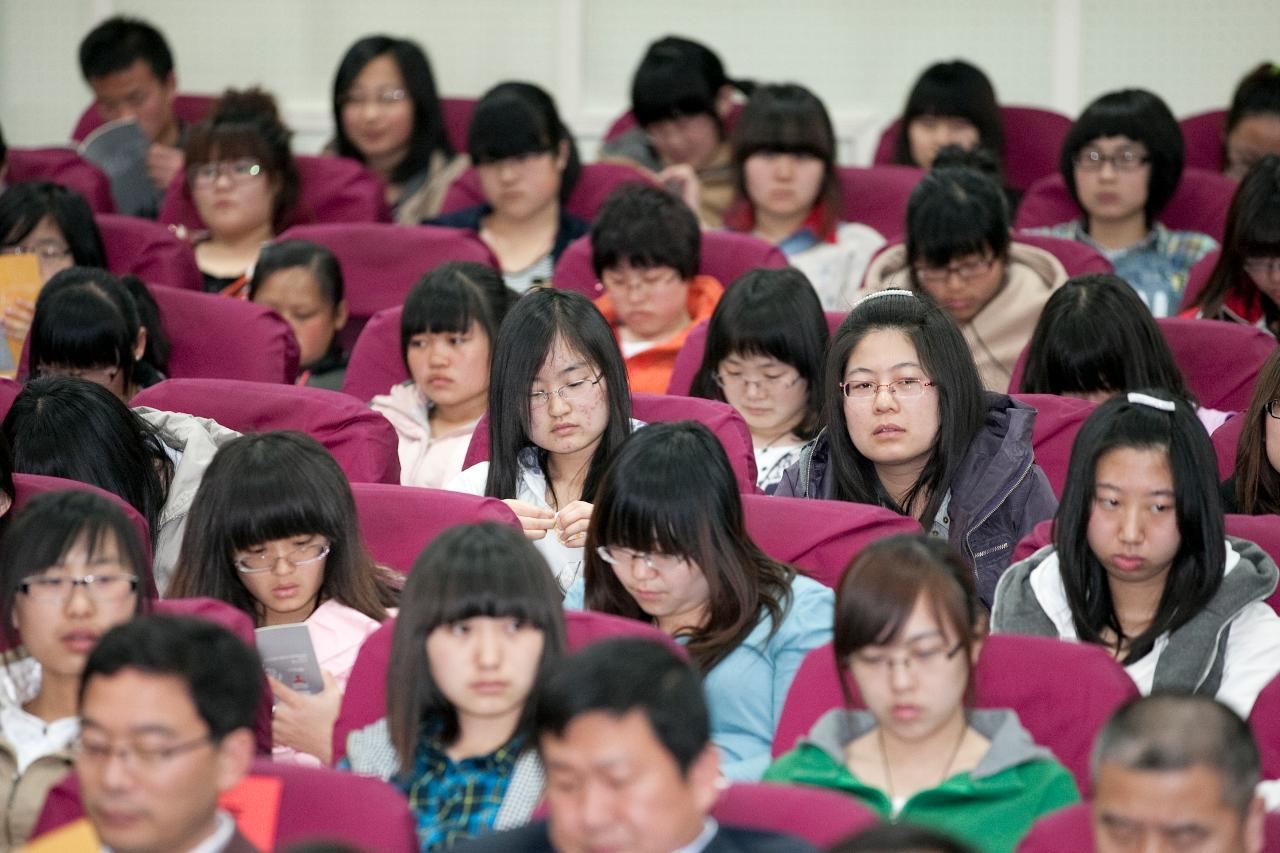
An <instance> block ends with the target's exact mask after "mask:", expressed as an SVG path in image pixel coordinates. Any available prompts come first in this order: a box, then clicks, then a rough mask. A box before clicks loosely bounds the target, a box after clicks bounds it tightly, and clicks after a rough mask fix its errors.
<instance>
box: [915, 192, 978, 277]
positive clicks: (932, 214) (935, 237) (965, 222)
mask: <svg viewBox="0 0 1280 853" xmlns="http://www.w3.org/2000/svg"><path fill="white" fill-rule="evenodd" d="M946 201H947V202H948V203H944V204H930V205H928V206H927V207H926V208H925V209H923V210H921V211H919V213H918V214H917V216H916V217H915V218H914V219H913V221H912V223H911V225H912V228H911V229H910V230H909V231H908V233H907V257H908V258H909V260H910V261H912V262H913V263H914V262H916V261H923V262H924V263H925V264H927V265H929V266H931V267H942V266H946V265H947V264H949V263H951V261H953V260H954V259H956V258H963V257H965V256H968V255H983V254H986V253H988V252H991V251H993V250H994V247H993V246H992V245H991V240H990V228H989V227H988V226H989V221H990V219H991V216H990V213H989V212H988V211H985V210H984V209H983V208H982V205H980V204H978V203H977V202H976V201H975V200H974V199H973V198H972V197H960V198H951V199H947V200H946ZM913 236H915V237H916V239H912V237H913Z"/></svg>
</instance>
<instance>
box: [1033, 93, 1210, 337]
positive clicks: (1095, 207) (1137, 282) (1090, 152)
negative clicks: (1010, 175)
mask: <svg viewBox="0 0 1280 853" xmlns="http://www.w3.org/2000/svg"><path fill="white" fill-rule="evenodd" d="M1182 162H1183V143H1182V130H1181V129H1180V128H1179V127H1178V122H1177V120H1176V119H1175V118H1174V117H1173V113H1171V112H1170V111H1169V107H1168V105H1166V104H1165V102H1164V101H1162V100H1160V98H1159V97H1157V96H1156V95H1153V94H1152V93H1151V92H1148V91H1146V90H1145V89H1124V90H1122V91H1118V92H1109V93H1107V94H1105V95H1103V96H1102V97H1100V98H1098V99H1097V100H1095V101H1094V102H1093V103H1091V104H1090V105H1089V106H1088V107H1086V108H1085V110H1084V112H1083V113H1081V114H1080V117H1079V118H1078V119H1076V121H1075V123H1074V124H1073V125H1072V126H1071V130H1070V131H1069V132H1068V133H1067V138H1066V139H1065V140H1064V141H1063V143H1062V156H1061V158H1060V161H1059V164H1058V168H1059V170H1060V171H1061V172H1062V179H1063V180H1064V181H1065V182H1066V184H1067V189H1068V190H1069V191H1070V193H1071V198H1072V199H1073V200H1074V201H1075V203H1076V205H1077V206H1078V207H1079V208H1080V211H1081V213H1082V214H1083V215H1082V217H1081V218H1079V219H1073V220H1072V221H1070V222H1063V223H1061V224H1059V225H1055V226H1053V227H1051V228H1041V229H1035V230H1036V232H1038V233H1044V234H1048V235H1050V236H1053V237H1062V238H1065V239H1068V240H1077V241H1079V242H1081V243H1084V244H1085V245H1087V246H1091V247H1092V248H1094V249H1096V250H1098V252H1100V253H1101V254H1102V255H1103V256H1104V257H1106V259H1107V260H1108V261H1110V262H1111V264H1112V266H1113V267H1115V271H1116V275H1118V276H1120V277H1121V278H1123V279H1124V280H1125V281H1127V282H1129V285H1130V286H1131V287H1133V289H1134V290H1136V291H1138V295H1139V296H1141V297H1142V301H1143V302H1144V303H1145V304H1146V306H1147V308H1149V309H1150V310H1151V313H1152V314H1154V315H1155V316H1157V317H1167V316H1168V315H1170V314H1172V313H1174V312H1175V311H1176V310H1177V308H1178V303H1179V301H1180V300H1181V299H1182V292H1183V290H1184V289H1185V287H1186V284H1187V273H1188V272H1189V271H1190V270H1191V267H1193V266H1195V263H1196V261H1198V260H1200V259H1201V258H1202V257H1204V256H1205V254H1207V253H1208V252H1210V251H1212V250H1213V249H1216V248H1217V247H1218V244H1217V243H1216V242H1215V241H1214V239H1213V238H1212V237H1209V236H1208V235H1206V234H1201V233H1199V232H1197V231H1171V230H1169V229H1168V228H1166V227H1165V226H1164V225H1162V224H1161V223H1159V222H1157V221H1156V217H1157V216H1159V215H1160V211H1162V210H1164V207H1165V205H1166V204H1167V203H1168V201H1169V199H1171V198H1172V197H1173V194H1174V191H1175V190H1177V189H1178V181H1179V180H1180V179H1181V177H1182Z"/></svg>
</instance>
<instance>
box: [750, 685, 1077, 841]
mask: <svg viewBox="0 0 1280 853" xmlns="http://www.w3.org/2000/svg"><path fill="white" fill-rule="evenodd" d="M968 717H969V724H970V725H971V726H973V728H975V729H977V730H978V732H980V733H981V734H982V735H983V736H984V737H986V738H988V739H989V740H990V741H991V746H990V748H989V749H988V750H987V754H986V755H984V756H983V758H982V760H981V761H980V762H978V766H977V767H975V768H974V769H973V770H971V771H967V772H964V773H957V774H955V775H954V776H952V777H950V778H949V779H946V780H944V781H943V782H942V784H940V785H939V786H938V787H936V788H930V789H928V790H925V791H920V792H919V793H917V794H916V795H915V796H913V797H911V798H910V799H909V800H907V802H906V804H905V805H904V806H903V807H902V811H901V812H899V813H898V814H897V815H894V814H893V806H892V804H891V803H890V801H889V797H888V795H887V794H886V793H885V792H884V791H881V790H880V789H879V788H874V787H872V786H870V785H867V784H865V783H864V782H861V781H859V780H858V779H857V778H855V777H854V776H853V774H852V773H850V772H849V769H848V767H847V766H845V763H844V746H845V744H847V743H849V742H850V741H852V740H854V739H856V738H857V737H860V736H862V735H863V734H865V733H866V732H868V731H870V730H871V729H872V728H874V726H875V719H874V718H873V717H872V716H871V715H870V714H869V713H867V712H865V711H846V710H841V709H837V710H834V711H829V712H828V713H826V714H824V715H823V716H822V718H821V719H819V720H818V722H817V723H816V724H815V725H814V727H813V730H812V731H810V733H809V736H808V737H806V738H805V739H804V740H802V741H800V743H799V744H798V745H797V746H796V748H795V749H793V750H792V751H791V752H788V753H787V754H785V755H783V756H781V757H780V758H779V759H778V760H777V761H775V762H774V763H773V765H772V766H771V767H770V768H769V769H768V770H767V771H766V772H765V774H764V781H766V782H785V783H795V784H800V785H815V786H818V787H822V788H833V789H835V790H837V791H843V792H845V793H847V794H849V795H851V796H854V797H857V798H858V799H859V800H861V801H862V802H863V803H864V804H866V805H867V806H868V807H870V808H871V809H873V810H875V811H876V812H877V813H878V814H880V816H881V817H884V818H885V819H891V820H894V821H908V822H911V823H917V824H920V825H921V826H928V827H933V828H935V829H939V830H941V831H943V832H945V833H947V834H949V835H952V836H954V837H955V838H956V839H958V840H960V841H964V842H965V843H967V844H970V845H972V846H973V847H974V849H976V850H980V851H983V853H1013V851H1014V849H1015V848H1016V847H1017V846H1018V842H1019V841H1021V840H1022V837H1023V836H1024V835H1026V834H1027V831H1028V830H1029V829H1030V828H1031V824H1033V823H1035V821H1036V819H1037V818H1039V817H1041V816H1042V815H1045V814H1047V813H1049V812H1051V811H1054V810H1056V809H1059V808H1061V807H1063V806H1065V805H1069V804H1071V803H1074V802H1077V801H1079V799H1080V794H1079V792H1078V791H1077V790H1076V785H1075V780H1074V779H1073V778H1072V776H1071V774H1070V773H1069V772H1067V770H1066V768H1064V767H1063V766H1062V765H1061V764H1059V763H1058V762H1057V761H1056V760H1055V759H1054V758H1053V756H1052V754H1051V753H1049V752H1048V750H1045V749H1044V748H1042V747H1039V746H1036V744H1035V743H1034V742H1033V741H1032V740H1031V736H1030V735H1029V734H1027V731H1026V729H1024V728H1022V725H1021V723H1019V722H1018V718H1017V715H1016V714H1014V712H1012V711H1007V710H998V711H970V712H969V713H968Z"/></svg>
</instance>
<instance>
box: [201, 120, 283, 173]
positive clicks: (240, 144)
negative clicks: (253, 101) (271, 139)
mask: <svg viewBox="0 0 1280 853" xmlns="http://www.w3.org/2000/svg"><path fill="white" fill-rule="evenodd" d="M186 152H187V168H188V170H190V168H191V166H193V165H199V164H202V163H220V162H225V161H229V160H239V159H241V158H248V159H251V160H256V161H257V162H258V163H259V165H261V166H263V167H264V168H265V169H267V170H269V171H270V170H272V169H273V164H274V162H275V158H274V157H273V155H272V151H271V146H270V145H268V144H267V141H266V140H265V139H263V138H262V135H261V133H259V132H258V131H257V130H256V129H255V128H253V127H251V126H249V125H245V124H217V125H213V126H205V127H203V128H201V127H199V126H197V127H196V128H195V129H193V130H192V132H191V138H190V140H188V142H187V148H186Z"/></svg>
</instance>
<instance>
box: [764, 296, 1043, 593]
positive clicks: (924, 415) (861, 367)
mask: <svg viewBox="0 0 1280 853" xmlns="http://www.w3.org/2000/svg"><path fill="white" fill-rule="evenodd" d="M824 384H825V394H826V395H827V399H826V407H825V408H826V424H825V426H824V428H823V430H822V432H821V433H819V434H818V437H817V438H816V439H814V440H813V442H811V443H810V444H809V445H808V446H807V447H806V448H805V450H804V452H803V453H802V455H801V457H800V460H799V461H798V462H797V463H796V464H795V465H793V466H792V467H791V468H790V469H788V470H787V473H786V474H785V475H784V476H783V478H782V483H781V484H780V485H779V486H778V491H777V494H779V495H783V496H788V495H789V496H793V497H802V498H821V499H826V500H844V501H853V502H855V503H865V504H875V505H878V506H883V507H888V508H889V509H892V510H894V511H896V512H900V513H902V514H903V515H909V516H911V517H912V518H915V519H917V520H918V521H919V522H920V523H921V525H923V527H924V529H925V530H927V531H928V532H929V533H931V534H932V535H934V536H937V537H939V538H942V539H946V540H948V541H949V542H950V543H951V546H952V547H953V548H955V549H956V551H958V552H959V553H960V554H962V555H963V556H964V558H965V559H966V560H967V561H968V563H969V564H970V565H971V566H972V567H973V571H974V577H975V580H976V585H977V587H978V595H979V597H980V598H981V599H982V602H983V603H984V604H986V605H987V606H988V607H990V606H991V600H992V596H993V594H994V593H995V586H996V581H997V580H998V579H999V577H1000V574H1001V573H1002V572H1003V571H1004V570H1005V569H1006V568H1008V566H1009V563H1010V562H1011V560H1012V558H1013V549H1014V546H1016V545H1017V544H1018V540H1020V539H1021V538H1022V537H1023V536H1025V535H1026V534H1028V533H1030V532H1031V528H1033V527H1034V526H1035V525H1036V523H1037V522H1039V521H1043V520H1044V519H1047V518H1052V517H1053V514H1054V511H1055V510H1056V509H1057V506H1058V501H1057V499H1056V498H1055V497H1054V495H1053V490H1052V489H1051V488H1050V487H1049V481H1048V479H1046V477H1045V475H1044V472H1043V471H1041V470H1040V468H1039V466H1037V465H1036V464H1035V459H1034V455H1033V452H1032V449H1031V428H1032V426H1033V425H1034V424H1035V415H1036V413H1035V410H1034V409H1032V408H1030V407H1029V406H1027V405H1025V404H1023V403H1020V402H1018V401H1016V400H1013V399H1011V398H1010V397H1008V396H1006V395H1004V394H995V393H991V392H984V391H983V390H982V382H981V380H980V379H979V378H978V369H977V368H976V367H975V366H974V362H973V356H972V355H970V353H969V349H968V347H967V346H966V344H965V341H964V337H963V336H962V335H961V334H960V331H959V329H957V328H956V326H955V324H954V323H953V322H952V321H951V320H950V318H948V317H947V315H946V314H944V313H943V312H942V311H941V310H939V309H938V308H937V307H936V306H935V305H933V304H932V303H930V302H928V301H926V300H925V299H922V298H921V297H919V296H917V295H916V294H914V293H911V292H909V291H905V290H885V291H881V292H879V293H875V294H872V295H871V296H868V297H866V298H865V299H863V300H862V301H861V302H859V303H857V304H856V305H855V306H854V307H853V310H852V311H850V312H849V316H848V317H846V318H845V321H844V323H842V324H841V325H840V329H839V330H838V331H837V332H836V334H835V337H834V338H832V341H831V347H830V349H829V351H828V354H827V366H826V377H825V380H824Z"/></svg>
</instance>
